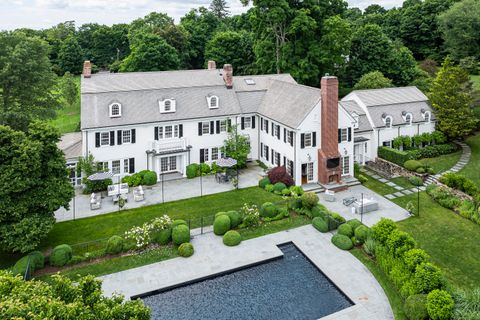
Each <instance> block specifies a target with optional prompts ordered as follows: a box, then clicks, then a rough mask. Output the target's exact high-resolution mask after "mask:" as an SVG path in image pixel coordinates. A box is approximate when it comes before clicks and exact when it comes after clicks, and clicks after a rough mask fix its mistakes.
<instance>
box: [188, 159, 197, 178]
mask: <svg viewBox="0 0 480 320" xmlns="http://www.w3.org/2000/svg"><path fill="white" fill-rule="evenodd" d="M199 175H200V166H199V165H198V164H197V163H192V164H189V165H188V166H187V179H193V178H195V177H198V176H199Z"/></svg>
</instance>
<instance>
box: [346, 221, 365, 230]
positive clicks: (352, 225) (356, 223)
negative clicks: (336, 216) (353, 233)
mask: <svg viewBox="0 0 480 320" xmlns="http://www.w3.org/2000/svg"><path fill="white" fill-rule="evenodd" d="M347 223H348V224H349V225H350V226H351V227H352V229H353V230H355V229H357V228H358V227H360V226H363V224H362V223H361V222H360V221H359V220H358V219H351V220H348V221H347Z"/></svg>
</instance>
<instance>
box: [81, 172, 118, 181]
mask: <svg viewBox="0 0 480 320" xmlns="http://www.w3.org/2000/svg"><path fill="white" fill-rule="evenodd" d="M111 177H113V172H97V173H94V174H92V175H91V176H89V177H88V178H87V179H88V180H90V181H101V180H106V179H110V178H111Z"/></svg>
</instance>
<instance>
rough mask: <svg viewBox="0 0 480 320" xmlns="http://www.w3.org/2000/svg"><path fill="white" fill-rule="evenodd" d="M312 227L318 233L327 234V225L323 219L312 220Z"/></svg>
mask: <svg viewBox="0 0 480 320" xmlns="http://www.w3.org/2000/svg"><path fill="white" fill-rule="evenodd" d="M312 225H313V227H314V228H315V229H317V230H318V231H320V232H323V233H325V232H328V223H327V222H326V221H325V219H323V218H320V217H316V218H313V220H312Z"/></svg>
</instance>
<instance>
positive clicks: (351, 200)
mask: <svg viewBox="0 0 480 320" xmlns="http://www.w3.org/2000/svg"><path fill="white" fill-rule="evenodd" d="M355 201H357V198H355V197H350V198H345V199H343V201H342V202H343V205H344V206H347V207H348V206H350V205H352V204H353V203H354V202H355Z"/></svg>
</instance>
